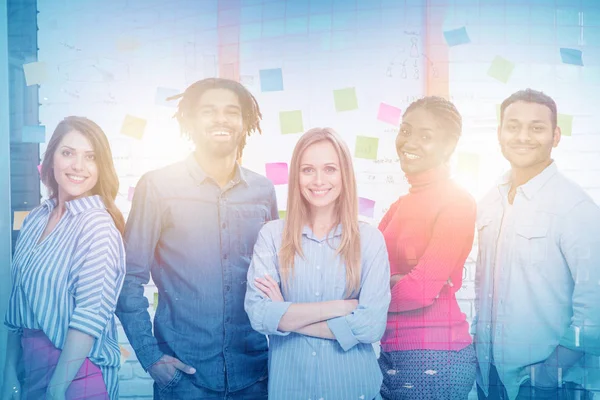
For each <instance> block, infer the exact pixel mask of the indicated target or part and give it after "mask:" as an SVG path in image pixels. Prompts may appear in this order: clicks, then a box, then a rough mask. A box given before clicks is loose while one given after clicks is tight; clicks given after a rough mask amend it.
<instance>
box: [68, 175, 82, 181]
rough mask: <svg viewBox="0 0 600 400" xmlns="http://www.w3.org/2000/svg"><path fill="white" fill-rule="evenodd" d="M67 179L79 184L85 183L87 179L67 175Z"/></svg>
mask: <svg viewBox="0 0 600 400" xmlns="http://www.w3.org/2000/svg"><path fill="white" fill-rule="evenodd" d="M67 177H68V178H69V179H71V180H74V181H78V182H83V181H84V180H85V178H83V177H81V176H75V175H67Z"/></svg>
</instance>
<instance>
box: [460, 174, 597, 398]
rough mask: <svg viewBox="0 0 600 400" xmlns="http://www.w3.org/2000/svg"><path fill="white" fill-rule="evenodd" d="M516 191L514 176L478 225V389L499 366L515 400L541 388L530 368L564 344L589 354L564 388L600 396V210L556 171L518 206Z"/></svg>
mask: <svg viewBox="0 0 600 400" xmlns="http://www.w3.org/2000/svg"><path fill="white" fill-rule="evenodd" d="M510 184H511V183H510V173H507V174H506V175H505V176H504V177H503V178H502V179H501V180H500V182H499V184H498V185H497V187H495V188H494V189H493V190H492V191H491V192H490V193H489V194H488V195H487V196H486V197H485V198H484V199H483V200H482V201H481V203H480V205H479V211H478V217H477V229H478V242H479V250H478V259H477V273H476V281H475V285H476V302H475V307H476V314H477V315H476V317H475V321H474V322H473V325H472V332H473V333H475V334H476V349H477V358H478V361H479V367H480V368H479V369H480V375H479V376H478V383H479V384H480V386H481V387H482V388H484V390H486V391H487V388H488V384H489V370H490V363H492V362H493V363H494V365H495V366H496V368H497V370H498V374H499V376H500V378H501V380H502V382H503V383H504V385H505V386H506V389H507V392H508V395H509V397H510V399H514V398H515V397H516V396H517V393H518V390H519V386H520V384H522V383H523V381H524V380H526V379H531V380H534V379H535V376H530V375H529V374H528V371H527V368H526V367H527V366H529V365H532V364H536V363H539V362H543V361H544V360H546V359H547V358H548V357H549V356H550V354H551V353H552V352H553V350H554V349H555V348H556V346H558V345H561V346H564V347H566V348H569V349H572V350H575V351H581V352H585V356H584V357H583V358H582V359H581V360H580V361H579V362H578V364H576V365H575V366H573V367H572V368H570V369H569V370H568V371H563V372H562V378H563V380H564V381H571V382H576V383H579V384H582V385H584V386H585V387H586V388H588V389H594V388H598V387H600V364H599V362H600V360H599V358H598V357H597V355H598V354H600V209H599V208H598V206H597V205H596V204H595V203H594V202H593V200H592V199H591V198H590V197H589V196H588V195H587V194H585V192H584V191H583V190H582V189H581V188H580V187H579V186H578V185H576V184H575V183H573V182H572V181H570V180H568V179H567V178H565V177H564V176H563V175H562V174H561V173H560V172H559V171H558V170H557V167H556V165H555V164H554V163H552V164H551V165H550V166H548V167H547V168H546V169H545V170H544V171H543V172H541V173H540V174H539V175H537V176H536V177H534V178H533V179H531V180H530V181H529V182H527V183H526V184H524V185H522V186H519V187H518V188H517V190H516V195H515V198H514V201H513V204H512V205H510V204H509V203H508V200H507V197H508V191H509V189H510ZM509 207H510V208H512V209H511V210H510V213H509V212H508V208H509ZM503 219H504V220H503ZM500 235H501V237H500ZM499 239H500V240H499ZM499 243H500V245H501V246H500V247H498V244H499Z"/></svg>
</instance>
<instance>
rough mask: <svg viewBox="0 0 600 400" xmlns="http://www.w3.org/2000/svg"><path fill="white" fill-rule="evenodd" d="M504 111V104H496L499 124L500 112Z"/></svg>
mask: <svg viewBox="0 0 600 400" xmlns="http://www.w3.org/2000/svg"><path fill="white" fill-rule="evenodd" d="M501 112H502V105H501V104H496V121H498V125H500V122H502V121H500V114H501Z"/></svg>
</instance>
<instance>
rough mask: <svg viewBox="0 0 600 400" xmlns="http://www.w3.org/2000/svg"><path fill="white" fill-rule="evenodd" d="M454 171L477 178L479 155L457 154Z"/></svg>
mask: <svg viewBox="0 0 600 400" xmlns="http://www.w3.org/2000/svg"><path fill="white" fill-rule="evenodd" d="M456 169H457V171H458V173H459V174H464V175H472V176H477V173H478V172H479V155H478V154H475V153H463V152H460V153H458V162H457V166H456Z"/></svg>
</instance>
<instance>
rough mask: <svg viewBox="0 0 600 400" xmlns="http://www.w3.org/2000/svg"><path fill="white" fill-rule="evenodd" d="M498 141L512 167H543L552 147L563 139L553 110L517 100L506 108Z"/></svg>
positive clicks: (546, 162)
mask: <svg viewBox="0 0 600 400" xmlns="http://www.w3.org/2000/svg"><path fill="white" fill-rule="evenodd" d="M498 141H499V142H500V147H501V149H502V154H503V155H504V157H505V158H506V159H507V160H508V161H509V162H510V164H511V167H512V168H516V169H528V168H537V167H543V166H545V165H547V164H548V163H550V160H551V154H552V148H553V147H556V146H558V143H559V142H560V128H555V129H553V128H552V112H551V111H550V109H549V108H548V107H547V106H545V105H543V104H538V103H529V102H525V101H517V102H515V103H512V104H510V105H509V106H508V107H506V109H505V110H504V117H503V119H502V125H500V127H499V128H498Z"/></svg>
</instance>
